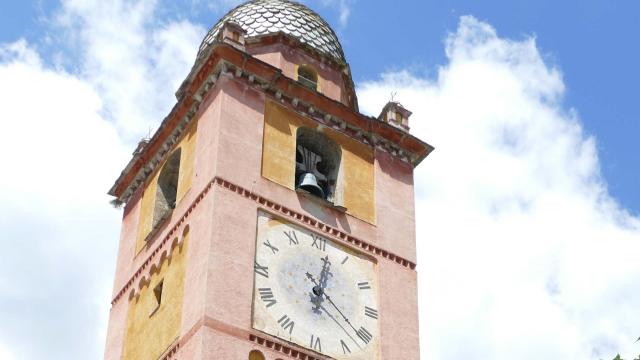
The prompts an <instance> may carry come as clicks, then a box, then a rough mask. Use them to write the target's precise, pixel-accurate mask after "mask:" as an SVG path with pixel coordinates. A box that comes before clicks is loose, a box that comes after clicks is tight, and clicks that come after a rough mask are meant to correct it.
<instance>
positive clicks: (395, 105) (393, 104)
mask: <svg viewBox="0 0 640 360" xmlns="http://www.w3.org/2000/svg"><path fill="white" fill-rule="evenodd" d="M395 95H396V94H395V93H392V95H391V101H389V102H388V103H387V104H386V105H385V106H384V108H382V112H381V113H380V115H379V116H378V120H380V121H382V122H385V123H388V124H390V125H392V126H394V127H397V128H399V129H401V130H403V131H407V132H408V131H409V117H410V116H411V111H409V110H407V109H405V108H404V107H403V106H402V104H400V103H399V102H397V101H394V100H393V98H394V97H395Z"/></svg>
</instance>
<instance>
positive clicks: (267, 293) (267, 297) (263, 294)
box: [258, 288, 277, 307]
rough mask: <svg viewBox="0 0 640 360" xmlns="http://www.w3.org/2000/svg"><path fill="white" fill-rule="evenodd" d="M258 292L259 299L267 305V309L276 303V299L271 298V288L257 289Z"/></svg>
mask: <svg viewBox="0 0 640 360" xmlns="http://www.w3.org/2000/svg"><path fill="white" fill-rule="evenodd" d="M258 292H259V293H260V299H262V301H264V302H265V303H266V304H267V307H269V306H271V305H275V304H276V303H277V301H276V297H275V296H273V291H271V288H259V289H258Z"/></svg>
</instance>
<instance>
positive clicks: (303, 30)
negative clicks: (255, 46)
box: [198, 0, 346, 62]
mask: <svg viewBox="0 0 640 360" xmlns="http://www.w3.org/2000/svg"><path fill="white" fill-rule="evenodd" d="M229 20H231V21H232V22H234V23H236V24H238V25H240V26H241V27H242V28H243V29H244V30H245V31H246V32H247V35H246V36H247V37H251V36H259V35H267V34H275V33H277V32H280V31H282V32H284V33H286V34H289V35H291V36H293V37H295V38H297V39H298V40H299V41H301V42H302V43H305V44H308V45H310V46H311V47H312V48H314V49H316V50H318V51H319V52H321V53H324V54H326V55H329V56H331V57H333V58H334V59H336V60H338V61H340V62H346V60H345V58H344V52H343V51H342V45H340V41H338V37H337V36H336V34H335V32H333V30H332V29H331V27H330V26H329V24H327V22H326V21H324V20H323V19H322V18H321V17H320V15H318V14H316V13H315V12H314V11H312V10H311V9H309V8H308V7H306V6H304V5H302V4H299V3H297V2H293V1H289V0H253V1H249V2H247V3H244V4H242V5H240V6H238V7H236V8H235V9H233V10H231V11H229V12H228V13H227V14H226V15H225V16H223V17H222V19H220V21H218V23H217V24H216V25H214V26H213V28H211V30H209V33H208V34H207V36H205V38H204V40H203V41H202V44H201V45H200V51H199V52H198V56H200V54H201V53H202V51H203V50H204V49H206V48H207V46H209V45H210V44H211V43H213V42H214V41H215V39H216V36H217V35H218V32H219V31H220V29H221V28H222V25H223V24H224V23H225V22H227V21H229Z"/></svg>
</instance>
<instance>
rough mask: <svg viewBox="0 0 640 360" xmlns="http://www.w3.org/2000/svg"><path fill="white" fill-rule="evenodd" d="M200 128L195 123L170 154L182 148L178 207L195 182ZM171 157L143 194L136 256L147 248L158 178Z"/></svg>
mask: <svg viewBox="0 0 640 360" xmlns="http://www.w3.org/2000/svg"><path fill="white" fill-rule="evenodd" d="M197 128H198V123H197V121H194V122H193V123H192V124H191V125H189V127H188V128H187V130H186V131H185V135H184V136H183V137H182V139H181V140H180V141H179V142H178V144H176V145H175V146H174V148H173V149H172V150H171V152H170V153H169V154H172V153H173V152H174V151H175V150H177V149H178V148H180V150H181V152H180V171H179V174H178V189H177V193H176V206H177V204H179V203H180V201H181V200H182V198H183V197H184V195H185V194H186V193H187V192H188V191H189V189H191V183H192V181H193V166H194V158H195V144H196V137H197V136H196V132H197ZM168 158H169V156H166V157H165V159H164V162H163V163H162V165H161V166H158V167H157V168H156V171H155V172H154V174H153V175H152V176H151V177H150V180H149V181H147V184H146V186H145V189H144V192H143V193H142V200H141V201H142V204H141V206H140V221H139V222H138V235H137V238H136V254H137V253H138V252H140V250H142V248H143V247H144V246H145V241H144V240H145V239H146V237H147V235H149V232H151V227H152V226H153V212H154V210H155V201H156V191H157V188H158V177H159V176H160V170H161V169H162V167H163V166H164V164H165V163H166V160H167V159H168Z"/></svg>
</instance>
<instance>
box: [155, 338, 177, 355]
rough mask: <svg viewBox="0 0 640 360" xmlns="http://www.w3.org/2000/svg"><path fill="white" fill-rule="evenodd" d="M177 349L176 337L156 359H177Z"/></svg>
mask: <svg viewBox="0 0 640 360" xmlns="http://www.w3.org/2000/svg"><path fill="white" fill-rule="evenodd" d="M178 350H180V341H178V339H176V340H175V341H174V342H173V344H171V345H169V348H168V349H167V351H165V352H164V353H163V354H162V355H160V357H159V358H158V360H172V359H177V357H176V355H177V354H178Z"/></svg>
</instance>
